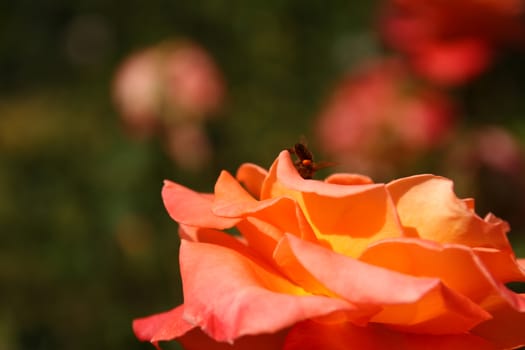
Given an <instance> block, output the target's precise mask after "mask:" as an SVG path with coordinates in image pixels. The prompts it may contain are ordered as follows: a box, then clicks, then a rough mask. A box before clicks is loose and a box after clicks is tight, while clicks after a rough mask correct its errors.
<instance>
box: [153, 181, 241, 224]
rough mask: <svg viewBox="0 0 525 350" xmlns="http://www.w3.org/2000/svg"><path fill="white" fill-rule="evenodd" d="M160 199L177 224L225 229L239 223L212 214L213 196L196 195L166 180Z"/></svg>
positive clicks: (235, 220)
mask: <svg viewBox="0 0 525 350" xmlns="http://www.w3.org/2000/svg"><path fill="white" fill-rule="evenodd" d="M162 199H163V201H164V206H165V207H166V210H167V211H168V213H169V215H170V216H171V218H172V219H173V220H175V221H177V222H179V223H183V224H187V225H191V226H200V227H208V228H215V229H225V228H230V227H232V226H234V225H235V224H236V223H237V222H238V221H239V220H238V219H232V218H224V217H220V216H217V215H215V214H213V213H212V210H211V207H212V204H213V195H211V194H203V193H198V192H195V191H192V190H190V189H188V188H186V187H184V186H181V185H179V184H177V183H174V182H171V181H168V180H166V181H164V187H163V188H162Z"/></svg>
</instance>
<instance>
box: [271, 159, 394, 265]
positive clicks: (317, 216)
mask: <svg viewBox="0 0 525 350" xmlns="http://www.w3.org/2000/svg"><path fill="white" fill-rule="evenodd" d="M280 196H286V197H291V198H294V199H295V200H296V201H297V203H298V205H299V206H300V207H301V209H302V211H303V213H304V215H305V217H306V219H307V221H308V222H309V224H310V226H311V227H312V229H313V231H314V233H315V235H316V236H317V238H318V239H319V240H320V241H326V242H327V243H329V244H330V246H331V247H332V249H333V250H335V251H337V252H339V253H342V254H344V255H348V256H358V255H359V254H360V252H361V251H362V250H363V249H364V248H365V247H366V246H367V245H369V244H370V242H373V241H375V240H379V239H383V238H386V237H399V236H401V235H402V234H403V231H402V229H401V227H400V224H399V221H398V218H397V216H396V213H395V208H394V206H393V203H392V200H391V198H390V197H389V194H388V192H387V191H386V188H385V186H384V185H383V184H366V185H338V184H333V183H325V182H322V181H316V180H305V179H303V178H302V177H301V176H299V174H298V172H297V170H296V169H295V167H294V165H293V163H292V160H291V158H290V154H289V152H288V151H283V152H281V154H280V155H279V158H278V159H277V160H276V162H275V163H274V164H273V165H272V167H271V168H270V172H269V174H268V177H267V178H266V180H265V182H264V184H263V189H262V191H261V198H262V199H267V198H275V197H280Z"/></svg>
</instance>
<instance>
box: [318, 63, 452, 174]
mask: <svg viewBox="0 0 525 350" xmlns="http://www.w3.org/2000/svg"><path fill="white" fill-rule="evenodd" d="M453 119H454V107H453V104H452V102H451V101H450V100H449V99H448V98H447V96H446V95H445V94H443V93H441V92H440V91H438V90H436V89H432V88H430V87H428V86H423V85H421V84H420V83H418V82H416V81H415V80H414V79H413V77H412V76H411V75H410V74H409V72H408V71H407V69H406V67H405V66H404V65H403V64H402V62H400V61H399V60H395V59H384V60H380V61H376V62H373V63H371V64H368V65H366V66H363V67H361V68H360V69H357V70H356V71H355V72H353V74H351V75H349V76H348V77H346V78H345V79H343V81H342V82H340V83H339V84H338V86H336V88H335V91H334V92H333V93H332V95H331V96H330V98H329V99H328V101H327V103H326V106H325V107H324V109H323V110H322V111H321V114H320V116H319V119H318V127H317V128H316V130H317V132H318V139H319V143H320V148H321V149H322V150H323V151H324V153H326V154H328V155H329V157H330V159H331V160H334V161H336V162H337V163H338V164H339V165H340V166H341V167H342V168H343V169H352V170H353V171H359V172H364V173H367V174H370V175H374V176H382V177H385V176H386V175H390V174H389V173H390V172H392V170H393V169H394V168H396V167H398V166H400V165H403V164H404V163H407V162H408V161H411V160H415V159H416V158H417V156H419V155H421V154H423V153H424V152H425V151H428V150H430V149H432V148H435V147H437V146H439V145H440V144H442V143H443V142H444V141H445V140H446V139H447V136H449V134H450V132H451V129H452V127H453V124H454V123H453Z"/></svg>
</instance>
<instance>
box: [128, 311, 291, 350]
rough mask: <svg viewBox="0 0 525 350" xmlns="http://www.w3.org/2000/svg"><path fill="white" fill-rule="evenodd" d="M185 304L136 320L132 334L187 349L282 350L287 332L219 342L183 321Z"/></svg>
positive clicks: (145, 339)
mask: <svg viewBox="0 0 525 350" xmlns="http://www.w3.org/2000/svg"><path fill="white" fill-rule="evenodd" d="M183 313H184V305H180V306H178V307H176V308H174V309H172V310H170V311H167V312H163V313H160V314H156V315H152V316H149V317H145V318H141V319H137V320H135V321H133V331H134V332H135V335H136V336H137V338H138V339H139V340H142V341H149V342H151V343H153V345H155V346H156V347H157V348H159V349H160V347H159V346H158V343H159V342H161V341H169V340H174V339H177V341H179V342H180V343H181V344H182V345H183V346H184V349H185V350H203V349H206V350H280V349H282V346H283V344H284V338H285V335H286V332H287V330H285V331H282V332H278V333H275V334H264V335H257V336H246V337H242V338H240V339H238V340H236V341H235V343H233V344H229V343H218V342H216V341H214V340H213V339H211V338H210V337H208V336H207V335H206V334H204V333H203V332H202V331H201V330H200V329H198V328H195V327H194V326H193V325H191V324H190V323H188V322H187V321H185V320H184V318H183Z"/></svg>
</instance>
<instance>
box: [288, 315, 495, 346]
mask: <svg viewBox="0 0 525 350" xmlns="http://www.w3.org/2000/svg"><path fill="white" fill-rule="evenodd" d="M318 349H323V350H348V349H366V350H384V349H403V350H422V349H432V350H465V349H476V350H495V349H496V348H495V347H494V346H492V345H491V344H490V343H488V342H487V341H485V340H483V339H481V338H479V337H477V336H474V335H470V334H455V335H447V334H444V335H427V334H410V333H402V332H396V331H393V330H389V329H387V328H385V327H381V326H379V325H370V326H367V327H358V326H355V325H352V324H350V323H332V324H327V323H320V322H316V321H304V322H301V323H299V324H297V325H295V326H294V327H293V328H292V329H291V331H290V332H289V333H288V337H287V338H286V343H285V346H284V348H283V350H318Z"/></svg>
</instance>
